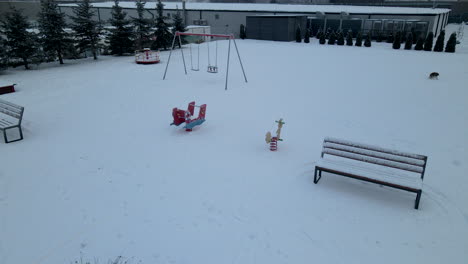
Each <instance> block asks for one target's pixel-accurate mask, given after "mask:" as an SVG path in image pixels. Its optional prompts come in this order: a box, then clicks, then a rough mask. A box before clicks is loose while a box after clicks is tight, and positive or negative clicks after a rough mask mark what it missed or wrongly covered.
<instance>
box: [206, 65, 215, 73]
mask: <svg viewBox="0 0 468 264" xmlns="http://www.w3.org/2000/svg"><path fill="white" fill-rule="evenodd" d="M207 71H208V72H209V73H218V67H217V66H208V70H207Z"/></svg>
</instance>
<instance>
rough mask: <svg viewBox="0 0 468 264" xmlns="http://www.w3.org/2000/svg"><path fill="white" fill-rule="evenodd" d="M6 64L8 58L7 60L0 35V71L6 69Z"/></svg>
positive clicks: (3, 42) (3, 41)
mask: <svg viewBox="0 0 468 264" xmlns="http://www.w3.org/2000/svg"><path fill="white" fill-rule="evenodd" d="M7 62H8V58H7V51H6V45H5V40H4V39H3V38H2V36H1V35H0V70H3V69H5V68H6V67H7Z"/></svg>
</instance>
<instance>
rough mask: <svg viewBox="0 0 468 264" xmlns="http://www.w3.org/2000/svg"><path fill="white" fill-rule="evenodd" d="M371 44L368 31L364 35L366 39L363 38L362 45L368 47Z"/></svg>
mask: <svg viewBox="0 0 468 264" xmlns="http://www.w3.org/2000/svg"><path fill="white" fill-rule="evenodd" d="M371 45H372V44H371V34H370V32H369V33H368V34H367V35H366V39H365V40H364V46H365V47H370V46H371Z"/></svg>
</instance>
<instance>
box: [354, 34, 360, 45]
mask: <svg viewBox="0 0 468 264" xmlns="http://www.w3.org/2000/svg"><path fill="white" fill-rule="evenodd" d="M354 45H355V46H358V47H361V46H362V33H361V32H359V33H358V34H357V36H356V43H355V44H354Z"/></svg>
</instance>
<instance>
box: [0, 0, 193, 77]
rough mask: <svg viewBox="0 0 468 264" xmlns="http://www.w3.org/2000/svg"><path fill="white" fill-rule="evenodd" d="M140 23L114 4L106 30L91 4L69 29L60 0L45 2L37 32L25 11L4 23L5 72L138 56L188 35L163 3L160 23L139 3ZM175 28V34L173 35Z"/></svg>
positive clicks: (0, 50) (80, 9)
mask: <svg viewBox="0 0 468 264" xmlns="http://www.w3.org/2000/svg"><path fill="white" fill-rule="evenodd" d="M135 2H136V11H137V12H136V13H137V16H136V17H128V15H127V13H126V12H124V11H123V8H122V7H121V6H120V5H119V1H118V0H114V6H113V7H112V11H111V18H110V19H109V21H108V22H109V24H110V26H108V27H104V26H102V25H101V24H100V23H99V22H98V21H96V20H94V18H95V15H96V14H95V11H94V10H93V9H92V6H91V3H90V0H83V1H80V3H79V4H78V5H77V6H76V7H73V15H71V16H70V19H71V21H72V23H70V24H67V23H66V21H65V18H66V17H65V14H63V13H61V12H60V10H59V8H58V4H57V2H56V0H41V10H40V12H39V14H38V20H37V26H33V25H32V24H31V23H30V22H29V21H28V19H27V18H26V17H25V16H24V15H23V14H22V11H21V10H18V9H16V8H14V7H13V8H11V10H10V11H9V12H7V13H6V15H5V16H4V18H3V19H2V20H0V69H2V68H3V69H4V68H6V67H8V66H13V67H16V66H19V65H23V66H24V67H25V69H29V68H30V65H31V64H39V63H41V62H50V61H57V60H58V61H59V63H60V64H63V63H64V61H63V60H64V59H65V58H72V59H76V58H80V57H83V56H87V54H89V55H91V56H92V57H93V58H94V59H95V60H96V59H97V58H98V55H99V54H101V53H102V54H111V55H124V54H130V53H133V52H134V51H135V50H141V49H143V48H147V47H150V48H151V49H156V50H159V49H164V50H166V49H168V48H169V47H170V45H171V41H172V38H173V34H174V33H175V32H176V31H179V32H184V31H186V28H185V25H184V23H183V19H182V16H181V14H180V12H179V11H177V13H176V14H175V15H174V16H173V19H172V23H168V22H166V21H167V20H168V19H169V18H168V17H166V16H164V14H163V11H164V5H163V4H162V3H161V0H158V3H157V5H156V17H155V19H147V18H145V17H144V13H145V11H146V9H145V4H146V1H145V0H136V1H135ZM170 27H172V30H170Z"/></svg>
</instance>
